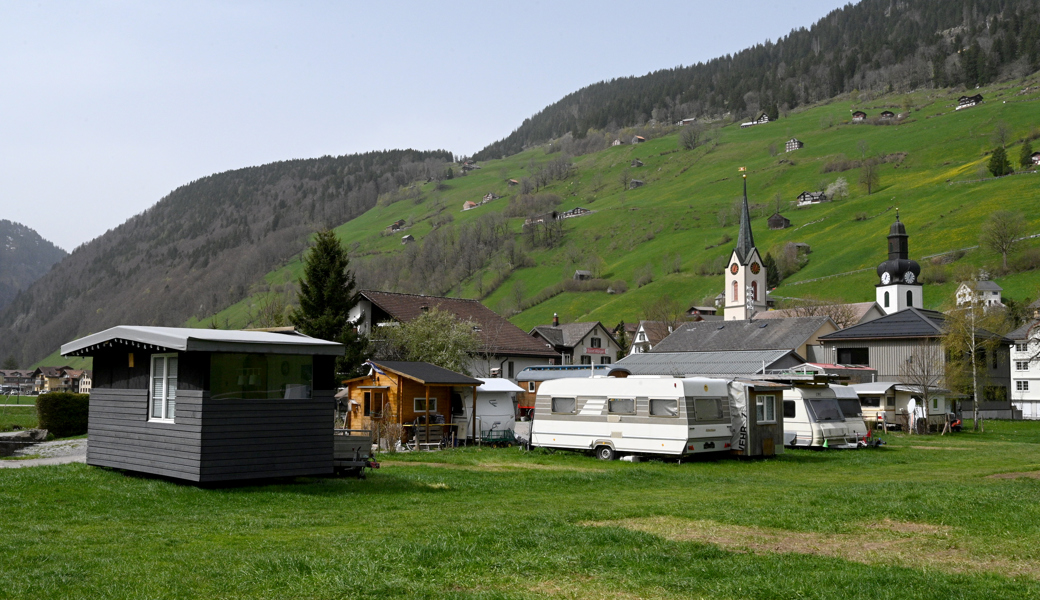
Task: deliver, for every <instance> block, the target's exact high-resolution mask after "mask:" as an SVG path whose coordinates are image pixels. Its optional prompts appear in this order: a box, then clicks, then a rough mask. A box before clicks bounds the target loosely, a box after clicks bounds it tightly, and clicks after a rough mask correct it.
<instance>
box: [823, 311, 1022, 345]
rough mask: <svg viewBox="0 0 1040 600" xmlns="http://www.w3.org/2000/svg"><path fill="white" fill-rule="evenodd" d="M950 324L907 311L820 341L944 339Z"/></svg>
mask: <svg viewBox="0 0 1040 600" xmlns="http://www.w3.org/2000/svg"><path fill="white" fill-rule="evenodd" d="M945 324H946V315H944V314H943V313H941V312H939V311H937V310H924V309H920V308H913V307H910V308H905V309H903V310H901V311H898V312H894V313H892V314H889V315H885V316H883V317H880V318H878V319H874V320H873V321H867V322H866V323H860V324H859V325H853V326H852V327H849V328H846V329H842V330H840V331H835V332H834V333H828V334H827V335H821V336H820V340H821V341H825V342H830V341H836V340H857V339H899V338H904V339H905V338H922V337H941V336H943V335H945V332H944V331H943V327H944V326H945ZM976 332H977V335H979V336H982V337H985V338H987V339H992V338H1001V339H1003V338H1002V337H1001V336H999V335H997V334H995V333H992V332H990V331H987V330H985V329H981V328H980V329H977V330H976Z"/></svg>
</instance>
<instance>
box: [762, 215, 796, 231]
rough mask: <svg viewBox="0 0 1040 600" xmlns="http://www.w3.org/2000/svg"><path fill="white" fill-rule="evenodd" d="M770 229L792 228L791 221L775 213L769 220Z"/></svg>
mask: <svg viewBox="0 0 1040 600" xmlns="http://www.w3.org/2000/svg"><path fill="white" fill-rule="evenodd" d="M767 222H768V223H769V228H770V229H787V228H788V227H790V226H791V219H788V218H787V217H785V216H783V215H782V214H780V213H778V212H775V213H773V215H772V216H771V217H769V219H768V220H767Z"/></svg>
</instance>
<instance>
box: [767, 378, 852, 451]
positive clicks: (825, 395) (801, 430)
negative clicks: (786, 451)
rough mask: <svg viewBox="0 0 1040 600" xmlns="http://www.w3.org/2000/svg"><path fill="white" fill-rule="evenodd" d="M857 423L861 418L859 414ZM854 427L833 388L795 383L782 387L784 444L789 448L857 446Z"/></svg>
mask: <svg viewBox="0 0 1040 600" xmlns="http://www.w3.org/2000/svg"><path fill="white" fill-rule="evenodd" d="M859 421H860V423H862V422H863V418H862V417H859ZM864 428H865V426H864ZM855 429H856V427H855V426H854V425H853V424H852V423H849V422H846V419H845V415H844V414H843V413H842V412H841V406H839V405H838V399H837V398H836V397H835V394H834V390H832V389H831V388H829V387H827V386H826V385H797V384H796V385H795V386H794V387H792V388H791V389H788V390H784V445H785V446H787V447H789V448H858V447H859V438H857V437H856V431H855Z"/></svg>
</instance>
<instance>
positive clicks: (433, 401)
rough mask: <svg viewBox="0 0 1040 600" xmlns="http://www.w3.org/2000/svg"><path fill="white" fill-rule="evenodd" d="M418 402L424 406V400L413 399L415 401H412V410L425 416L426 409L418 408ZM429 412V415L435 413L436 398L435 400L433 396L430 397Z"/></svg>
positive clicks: (423, 398)
mask: <svg viewBox="0 0 1040 600" xmlns="http://www.w3.org/2000/svg"><path fill="white" fill-rule="evenodd" d="M420 402H422V403H423V405H425V404H426V398H425V397H422V398H415V399H413V400H412V408H413V409H414V412H417V413H422V414H424V415H425V414H426V409H425V408H419V403H420ZM430 412H431V413H435V412H437V398H435V397H433V396H430Z"/></svg>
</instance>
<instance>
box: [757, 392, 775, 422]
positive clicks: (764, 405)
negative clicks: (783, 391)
mask: <svg viewBox="0 0 1040 600" xmlns="http://www.w3.org/2000/svg"><path fill="white" fill-rule="evenodd" d="M755 419H756V420H757V421H758V422H759V423H775V422H776V396H755Z"/></svg>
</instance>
